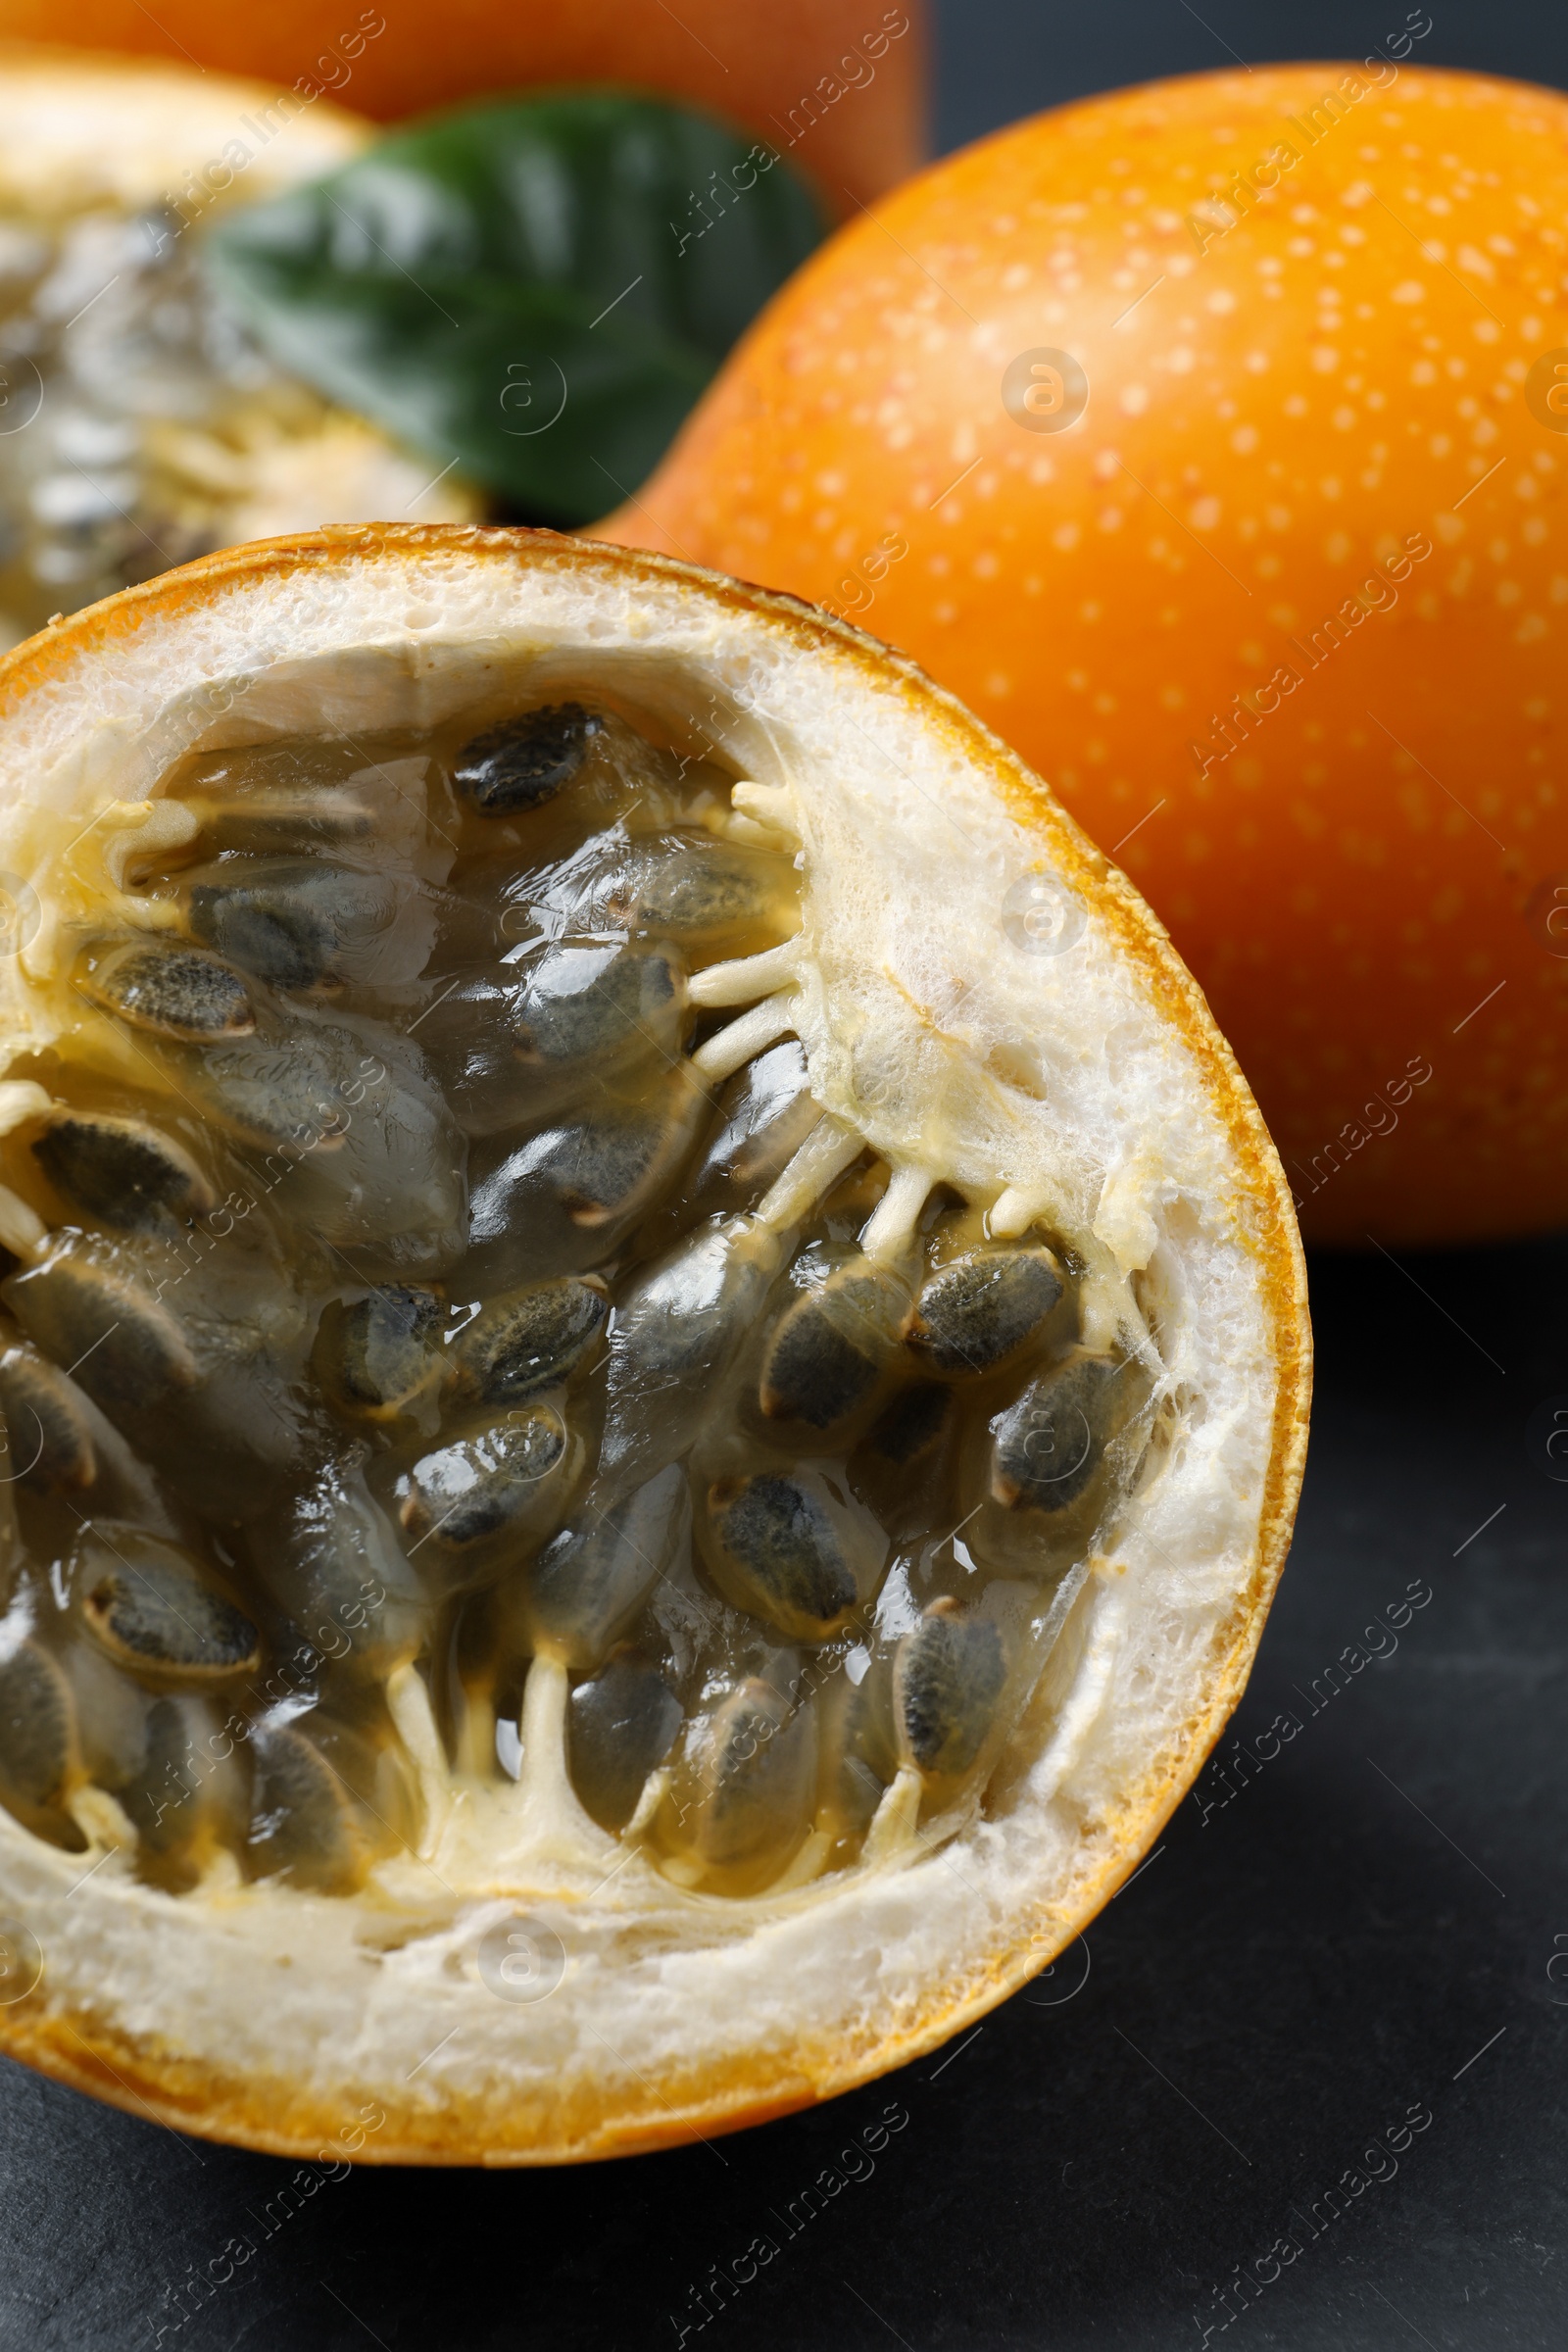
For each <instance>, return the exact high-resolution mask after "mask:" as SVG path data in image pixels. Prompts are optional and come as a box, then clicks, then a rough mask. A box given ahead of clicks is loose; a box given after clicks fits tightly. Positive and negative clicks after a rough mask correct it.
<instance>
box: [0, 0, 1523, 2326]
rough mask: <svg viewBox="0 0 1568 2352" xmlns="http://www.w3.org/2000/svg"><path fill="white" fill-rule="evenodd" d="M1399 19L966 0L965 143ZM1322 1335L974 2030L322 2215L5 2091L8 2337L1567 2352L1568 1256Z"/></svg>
mask: <svg viewBox="0 0 1568 2352" xmlns="http://www.w3.org/2000/svg"><path fill="white" fill-rule="evenodd" d="M1433 8H1434V15H1435V18H1436V23H1435V25H1434V29H1433V32H1432V33H1431V35H1430V36H1429V37H1428V40H1427V42H1426V43H1425V44H1424V46H1423V57H1424V58H1429V59H1430V60H1431V61H1432V62H1435V63H1453V64H1462V65H1466V66H1478V67H1486V68H1489V69H1492V70H1496V71H1502V72H1508V73H1520V74H1525V75H1532V76H1534V77H1536V78H1538V79H1541V80H1553V81H1568V13H1565V12H1564V11H1563V10H1562V9H1561V7H1560V4H1559V5H1558V6H1557V7H1556V8H1555V9H1554V10H1553V11H1551V12H1550V13H1548V11H1547V10H1545V9H1542V10H1540V11H1539V12H1537V11H1534V10H1531V9H1527V8H1524V7H1509V6H1506V5H1497V6H1489V7H1487V8H1486V9H1482V8H1480V7H1478V6H1476V5H1475V0H1468V5H1467V6H1466V7H1464V8H1461V9H1454V8H1452V7H1451V6H1450V5H1448V4H1447V0H1433ZM1385 14H1387V15H1388V18H1389V23H1388V25H1384V24H1383V20H1382V18H1381V17H1378V16H1377V15H1376V12H1375V11H1374V14H1373V18H1372V19H1371V20H1368V19H1366V17H1365V11H1364V8H1362V7H1360V6H1357V7H1355V8H1351V7H1348V6H1347V5H1343V4H1341V0H1332V4H1330V5H1319V6H1316V7H1313V8H1311V9H1307V8H1306V7H1304V6H1297V5H1295V4H1294V0H1289V4H1288V0H1266V5H1265V0H1250V4H1249V5H1240V4H1237V0H1227V4H1223V5H1222V4H1221V0H1205V4H1204V6H1203V8H1202V11H1201V17H1200V16H1199V15H1198V14H1196V13H1195V12H1194V11H1193V10H1192V9H1190V8H1188V7H1186V5H1185V0H1115V6H1114V8H1113V9H1099V10H1068V9H1065V8H1063V7H1061V6H1059V5H1050V6H1043V5H1040V0H1011V4H1008V0H987V4H985V5H979V4H977V0H965V4H964V5H961V6H960V5H958V4H957V0H954V5H952V6H950V7H949V8H947V9H946V10H945V11H944V12H943V15H942V38H941V42H940V47H939V76H938V87H939V107H938V122H937V127H938V134H939V138H940V141H941V143H942V144H944V145H948V144H952V143H953V142H954V141H956V140H957V139H961V138H966V137H970V136H973V135H975V134H976V133H977V132H979V131H981V130H984V129H986V128H988V127H990V126H991V124H993V123H999V122H1002V121H1004V120H1006V119H1008V118H1010V117H1012V116H1015V115H1017V114H1019V113H1022V112H1025V111H1028V110H1029V109H1031V108H1033V107H1036V106H1041V105H1046V104H1050V103H1053V102H1054V101H1055V100H1057V99H1060V98H1064V97H1069V96H1073V95H1076V94H1078V93H1080V92H1082V91H1087V90H1090V89H1094V88H1097V87H1104V86H1108V85H1110V84H1112V83H1115V82H1118V81H1126V80H1129V79H1134V78H1140V77H1143V76H1145V75H1149V74H1153V73H1172V72H1181V71H1190V70H1195V69H1198V68H1201V67H1204V66H1208V65H1212V64H1219V63H1223V62H1224V51H1225V50H1226V49H1227V48H1228V47H1232V46H1234V48H1235V49H1236V50H1237V51H1239V52H1240V53H1242V54H1243V55H1244V56H1246V57H1247V58H1248V59H1250V60H1254V61H1255V60H1256V59H1258V58H1262V57H1288V56H1305V55H1318V56H1322V55H1325V54H1330V55H1332V54H1336V53H1342V52H1345V51H1348V50H1353V49H1357V48H1359V47H1361V46H1363V45H1364V44H1365V42H1366V40H1367V39H1368V38H1369V37H1370V36H1371V35H1372V34H1374V33H1377V32H1381V31H1386V30H1389V29H1392V28H1394V27H1395V26H1397V24H1399V23H1401V22H1402V21H1403V17H1404V14H1405V11H1404V9H1403V7H1402V4H1401V6H1400V7H1399V8H1398V9H1397V10H1393V11H1385ZM867 21H868V22H870V21H871V18H870V16H869V15H868V19H867ZM1313 1300H1314V1310H1315V1316H1316V1323H1317V1332H1318V1342H1319V1350H1320V1372H1319V1385H1318V1393H1317V1405H1316V1411H1315V1416H1314V1434H1313V1441H1312V1452H1311V1460H1310V1464H1309V1468H1308V1474H1307V1482H1306V1492H1305V1496H1304V1500H1303V1503H1302V1508H1301V1516H1300V1522H1299V1533H1298V1537H1297V1542H1296V1546H1295V1550H1294V1552H1293V1555H1292V1559H1291V1564H1290V1567H1289V1570H1288V1572H1287V1575H1286V1579H1285V1583H1284V1587H1283V1589H1282V1593H1281V1596H1280V1599H1279V1601H1278V1603H1277V1605H1276V1607H1275V1610H1274V1614H1273V1617H1272V1619H1271V1621H1270V1624H1269V1627H1268V1630H1267V1633H1266V1636H1265V1638H1264V1642H1263V1647H1262V1652H1261V1655H1260V1658H1259V1661H1258V1665H1257V1668H1256V1671H1255V1673H1254V1675H1253V1678H1252V1682H1251V1685H1250V1689H1249V1691H1248V1693H1247V1696H1246V1698H1245V1700H1244V1702H1243V1704H1242V1706H1241V1708H1240V1710H1239V1712H1238V1714H1237V1716H1236V1719H1235V1721H1234V1723H1233V1725H1232V1727H1231V1732H1230V1734H1229V1735H1228V1736H1227V1738H1226V1739H1225V1740H1224V1741H1223V1742H1222V1744H1221V1748H1220V1750H1219V1752H1218V1755H1217V1756H1216V1758H1215V1760H1214V1761H1213V1762H1212V1763H1211V1764H1210V1765H1209V1767H1208V1768H1207V1769H1206V1770H1205V1772H1204V1774H1203V1776H1202V1777H1201V1780H1200V1782H1199V1785H1198V1788H1197V1789H1196V1790H1195V1792H1194V1794H1193V1796H1192V1797H1191V1798H1189V1800H1188V1801H1187V1802H1186V1803H1185V1804H1184V1805H1183V1806H1182V1808H1181V1809H1180V1811H1179V1812H1178V1814H1177V1815H1176V1817H1175V1819H1174V1820H1173V1822H1172V1823H1171V1825H1170V1827H1169V1829H1168V1831H1167V1832H1166V1834H1165V1836H1164V1838H1162V1839H1161V1841H1160V1843H1159V1845H1158V1846H1157V1847H1156V1849H1155V1851H1154V1853H1153V1855H1152V1857H1151V1859H1150V1861H1149V1862H1148V1863H1147V1864H1146V1866H1145V1868H1144V1869H1143V1871H1142V1872H1141V1873H1140V1874H1139V1875H1138V1877H1137V1879H1136V1880H1135V1881H1134V1882H1133V1884H1131V1885H1130V1886H1129V1887H1126V1888H1125V1889H1124V1890H1123V1892H1122V1894H1121V1895H1120V1896H1119V1897H1118V1898H1117V1900H1116V1901H1115V1902H1114V1903H1113V1904H1112V1906H1111V1907H1110V1909H1109V1910H1108V1911H1106V1912H1105V1913H1104V1914H1103V1916H1102V1918H1101V1919H1100V1920H1098V1921H1097V1922H1096V1923H1095V1924H1094V1926H1093V1927H1092V1928H1091V1929H1090V1930H1089V1933H1088V1936H1087V1938H1086V1939H1084V1940H1082V1941H1080V1943H1078V1944H1077V1945H1075V1946H1074V1947H1073V1948H1072V1950H1071V1951H1070V1952H1069V1953H1068V1954H1067V1955H1066V1956H1065V1957H1064V1958H1063V1960H1061V1961H1060V1962H1059V1963H1058V1964H1057V1965H1056V1967H1055V1968H1054V1969H1053V1970H1052V1971H1051V1972H1049V1974H1048V1975H1047V1976H1046V1977H1044V1978H1042V1979H1041V1980H1040V1981H1039V1982H1038V1983H1036V1984H1035V1985H1033V1986H1031V1987H1030V1988H1029V1989H1027V1990H1026V1991H1024V1992H1022V1993H1020V1994H1019V1995H1018V1996H1017V1997H1016V1998H1015V1999H1014V2000H1012V2001H1011V2002H1009V2003H1008V2004H1007V2005H1006V2006H1005V2007H1004V2008H1003V2009H1000V2010H998V2011H997V2012H996V2013H995V2014H994V2015H993V2016H992V2017H991V2018H989V2019H988V2020H987V2021H986V2023H985V2024H984V2025H983V2026H982V2027H981V2028H980V2029H979V2030H978V2031H977V2032H974V2033H972V2034H969V2035H968V2036H967V2037H966V2038H963V2039H960V2040H959V2041H957V2042H956V2043H955V2044H950V2045H949V2047H948V2048H947V2049H945V2050H942V2051H939V2052H938V2053H937V2054H936V2056H935V2057H933V2058H931V2059H928V2060H926V2061H924V2062H922V2063H921V2064H920V2065H919V2066H918V2067H916V2068H914V2069H912V2070H908V2071H907V2072H905V2073H904V2074H901V2075H897V2076H893V2077H890V2078H889V2079H888V2080H886V2081H885V2082H879V2083H874V2084H872V2085H871V2086H870V2087H868V2088H867V2089H865V2090H863V2091H859V2092H857V2093H856V2094H854V2095H853V2096H851V2097H849V2098H845V2099H842V2100H839V2101H838V2102H836V2103H835V2104H833V2105H832V2106H829V2107H826V2108H822V2109H819V2110H817V2111H815V2112H814V2113H811V2114H808V2115H803V2116H798V2117H794V2118H792V2119H790V2120H788V2121H786V2122H783V2123H779V2124H774V2125H770V2126H768V2127H767V2128H766V2129H765V2130H762V2131H754V2132H751V2133H748V2134H745V2135H743V2136H741V2137H738V2138H731V2139H726V2140H723V2141H722V2142H719V2143H717V2144H715V2145H713V2146H696V2147H693V2148H690V2149H686V2150H681V2151H678V2152H675V2153H671V2154H667V2155H662V2156H658V2157H645V2158H640V2159H635V2160H632V2161H629V2162H625V2163H619V2164H613V2165H605V2166H599V2167H593V2168H588V2169H585V2170H582V2171H577V2172H566V2173H559V2174H515V2175H503V2176H496V2177H487V2176H484V2175H480V2174H476V2173H412V2172H411V2173H378V2172H369V2171H357V2172H351V2173H349V2174H347V2175H346V2176H345V2177H343V2178H340V2179H328V2180H318V2183H317V2185H316V2187H315V2190H314V2193H313V2194H312V2195H311V2196H310V2197H309V2198H306V2199H303V2200H302V2199H300V2198H299V2197H298V2195H297V2194H296V2195H294V2196H290V2195H286V2194H285V2193H284V2191H285V2189H286V2187H287V2184H288V2183H290V2182H291V2181H292V2180H293V2179H294V2176H295V2172H296V2169H297V2168H295V2167H293V2166H291V2165H285V2164H281V2163H277V2162H274V2161H272V2160H270V2159H269V2158H265V2157H259V2156H251V2155H246V2154H241V2153H238V2152H235V2151H232V2150H228V2149H223V2148H217V2147H213V2146H210V2145H207V2144H205V2143H203V2142H200V2141H196V2140H191V2139H186V2138H182V2137H180V2136H178V2135H176V2134H175V2133H174V2132H172V2131H166V2130H164V2129H162V2128H160V2127H159V2126H157V2125H155V2124H153V2123H151V2122H146V2121H141V2120H138V2119H137V2118H135V2117H134V2116H130V2115H123V2114H119V2113H116V2112H114V2111H112V2110H110V2109H107V2108H104V2107H101V2106H98V2105H96V2104H94V2103H93V2102H91V2101H89V2100H87V2099H84V2098H80V2097H77V2096H76V2095H74V2094H73V2093H72V2092H70V2091H66V2090H62V2089H60V2088H58V2087H56V2086H55V2085H53V2084H51V2083H48V2082H43V2081H41V2080H39V2079H38V2078H36V2077H35V2076H32V2075H30V2074H27V2073H25V2072H24V2071H23V2070H21V2069H19V2068H16V2067H12V2066H9V2065H6V2064H5V2063H4V2062H0V2344H3V2345H5V2346H6V2347H10V2346H12V2345H17V2346H19V2347H22V2346H25V2347H28V2348H29V2352H30V2348H32V2347H38V2348H39V2352H45V2348H47V2347H55V2346H70V2347H73V2348H74V2347H77V2346H80V2347H89V2346H90V2347H99V2346H105V2347H114V2348H118V2347H120V2346H127V2347H136V2346H142V2345H145V2346H148V2347H155V2346H157V2345H159V2344H163V2345H165V2346H170V2347H178V2348H179V2352H220V2348H221V2352H228V2348H229V2347H234V2348H236V2352H237V2348H238V2347H241V2346H245V2347H255V2348H256V2352H272V2348H273V2347H277V2348H279V2352H354V2348H355V2347H364V2346H365V2345H366V2344H367V2343H379V2344H380V2345H382V2346H383V2347H385V2352H411V2348H414V2347H417V2348H418V2352H432V2348H433V2352H489V2348H490V2347H495V2348H496V2352H502V2348H503V2347H504V2348H505V2352H516V2348H517V2347H519V2346H520V2347H531V2346H534V2345H540V2346H543V2345H550V2346H552V2347H554V2346H558V2345H561V2346H571V2347H580V2348H581V2352H600V2348H601V2347H603V2348H604V2352H621V2348H622V2347H626V2346H636V2345H643V2344H647V2345H650V2346H654V2345H671V2346H678V2345H679V2344H680V2343H681V2342H683V2341H684V2342H686V2343H688V2344H692V2345H695V2344H698V2343H701V2344H703V2345H704V2347H705V2352H706V2347H707V2346H709V2345H711V2344H714V2343H718V2342H720V2341H726V2342H733V2343H736V2344H739V2343H742V2342H745V2343H747V2344H749V2345H750V2346H751V2347H753V2352H786V2348H789V2352H793V2348H794V2347H797V2346H799V2347H802V2348H803V2352H804V2348H805V2347H811V2348H812V2352H823V2348H827V2352H878V2347H880V2348H882V2352H886V2348H887V2347H888V2346H889V2344H890V2343H893V2344H902V2345H904V2346H905V2347H906V2352H943V2348H946V2347H979V2348H990V2347H999V2346H1019V2347H1030V2348H1031V2352H1034V2348H1038V2352H1076V2348H1077V2347H1080V2346H1082V2347H1084V2352H1090V2348H1091V2347H1093V2348H1094V2352H1122V2348H1123V2347H1125V2348H1126V2352H1152V2348H1154V2347H1160V2346H1165V2345H1169V2346H1172V2347H1182V2346H1186V2347H1191V2348H1193V2352H1201V2347H1202V2346H1203V2344H1204V2343H1210V2344H1227V2345H1228V2344H1230V2343H1235V2344H1238V2345H1252V2346H1259V2347H1261V2346H1269V2345H1273V2346H1284V2347H1288V2348H1289V2352H1316V2348H1317V2347H1319V2346H1321V2347H1324V2352H1330V2348H1333V2352H1340V2348H1342V2347H1343V2348H1344V2352H1364V2348H1375V2352H1395V2348H1397V2347H1412V2348H1413V2347H1415V2346H1418V2345H1422V2344H1424V2345H1426V2346H1427V2347H1428V2348H1429V2352H1491V2348H1492V2347H1499V2348H1500V2347H1526V2348H1529V2352H1535V2348H1536V2347H1542V2348H1543V2352H1545V2348H1547V2347H1550V2348H1552V2352H1555V2348H1556V2347H1557V2346H1559V2345H1561V2344H1562V2343H1563V2342H1564V2341H1565V2340H1568V2162H1565V2157H1568V2148H1565V2145H1564V2141H1565V2121H1568V2118H1565V2105H1568V2096H1565V2094H1568V2072H1565V2068H1564V2063H1563V2058H1564V2048H1565V2042H1568V1881H1565V1871H1564V1857H1565V1852H1568V1786H1565V1777H1568V1776H1565V1771H1564V1736H1563V1727H1564V1712H1565V1710H1564V1700H1565V1686H1568V1483H1560V1482H1559V1481H1558V1480H1556V1479H1554V1478H1553V1477H1552V1475H1551V1472H1552V1470H1553V1468H1557V1469H1558V1470H1563V1469H1568V1464H1563V1463H1555V1464H1554V1463H1553V1461H1552V1459H1551V1457H1550V1455H1549V1454H1548V1452H1547V1451H1546V1447H1545V1442H1544V1433H1545V1431H1546V1430H1547V1429H1548V1428H1549V1424H1550V1411H1551V1408H1552V1407H1553V1405H1554V1404H1555V1403H1561V1404H1563V1405H1564V1406H1568V1244H1564V1243H1552V1242H1544V1243H1536V1244H1531V1245H1521V1246H1519V1247H1516V1248H1512V1249H1507V1250H1490V1251H1485V1252H1481V1251H1478V1252H1474V1253H1468V1254H1459V1253H1451V1254H1446V1255H1444V1256H1426V1257H1415V1256H1401V1257H1400V1258H1399V1259H1398V1262H1397V1263H1396V1262H1394V1261H1393V1260H1387V1259H1384V1258H1381V1257H1370V1258H1367V1259H1356V1260H1349V1259H1343V1258H1327V1259H1324V1260H1321V1261H1320V1262H1318V1263H1317V1264H1316V1265H1315V1266H1314V1269H1313ZM1543 1408H1545V1409H1544V1410H1543ZM809 2188H814V2189H815V2192H816V2193H815V2194H814V2195H813V2196H811V2197H808V2196H807V2195H806V2193H805V2192H806V2191H807V2190H808V2189H809ZM759 2239H760V2240H762V2241H763V2243H764V2245H765V2246H767V2247H768V2248H770V2249H771V2251H770V2252H769V2253H768V2256H767V2259H766V2260H765V2262H763V2263H761V2264H759V2262H758V2260H757V2257H756V2255H754V2254H753V2253H752V2252H751V2249H752V2247H753V2243H754V2241H756V2240H759ZM225 2249H228V2250H227V2251H225ZM236 2253H238V2254H240V2255H241V2256H242V2257H243V2258H242V2259H240V2260H237V2261H236V2259H235V2255H236ZM225 2272H226V2273H227V2274H228V2275H227V2276H226V2277H225V2276H224V2275H223V2274H224V2273H225ZM202 2277H204V2278H207V2279H208V2281H209V2284H210V2291H208V2292H207V2293H206V2294H205V2295H204V2294H202V2293H201V2292H200V2291H199V2290H198V2289H197V2288H196V2287H195V2286H194V2285H193V2283H192V2282H193V2281H194V2280H195V2279H197V2278H202ZM705 2314H707V2315H708V2316H707V2317H705Z"/></svg>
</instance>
